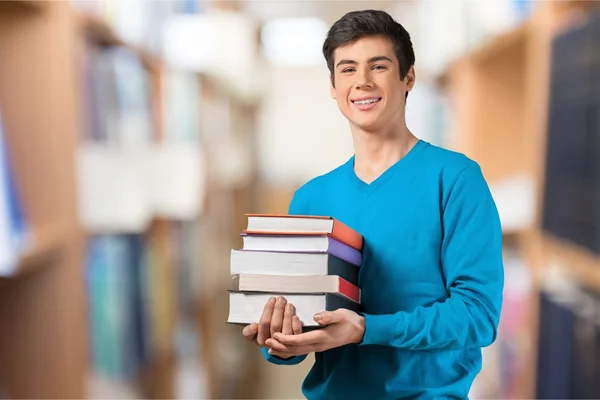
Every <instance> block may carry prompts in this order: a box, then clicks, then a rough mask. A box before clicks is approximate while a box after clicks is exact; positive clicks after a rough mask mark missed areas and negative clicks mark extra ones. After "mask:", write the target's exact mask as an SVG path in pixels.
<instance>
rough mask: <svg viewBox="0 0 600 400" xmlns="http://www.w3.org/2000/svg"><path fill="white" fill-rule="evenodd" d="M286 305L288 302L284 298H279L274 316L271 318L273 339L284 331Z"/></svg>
mask: <svg viewBox="0 0 600 400" xmlns="http://www.w3.org/2000/svg"><path fill="white" fill-rule="evenodd" d="M286 304H287V300H286V299H285V298H284V297H279V298H278V299H277V302H276V303H275V308H274V309H273V315H272V316H271V337H273V335H274V334H275V333H276V332H281V330H282V329H283V312H284V310H285V305H286Z"/></svg>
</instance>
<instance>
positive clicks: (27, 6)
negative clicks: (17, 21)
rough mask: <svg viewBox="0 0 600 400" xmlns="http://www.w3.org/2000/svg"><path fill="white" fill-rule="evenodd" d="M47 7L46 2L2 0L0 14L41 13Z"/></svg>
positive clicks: (44, 0)
mask: <svg viewBox="0 0 600 400" xmlns="http://www.w3.org/2000/svg"><path fill="white" fill-rule="evenodd" d="M47 6H48V1H46V0H2V1H0V13H1V12H5V11H7V12H19V11H25V12H34V13H39V12H43V11H44V10H45V9H46V7H47Z"/></svg>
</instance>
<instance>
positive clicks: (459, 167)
mask: <svg viewBox="0 0 600 400" xmlns="http://www.w3.org/2000/svg"><path fill="white" fill-rule="evenodd" d="M423 153H424V156H425V157H424V158H425V162H426V163H427V165H428V166H429V167H431V168H433V169H434V170H435V171H436V172H438V173H440V174H442V175H443V176H444V178H446V179H450V180H451V181H452V180H454V179H455V178H457V177H458V176H459V175H461V173H462V172H464V171H475V172H477V171H479V172H480V171H481V168H480V167H479V164H478V163H477V162H476V161H475V160H473V159H471V158H469V157H467V156H466V155H465V154H463V153H459V152H457V151H453V150H449V149H445V148H443V147H439V146H436V145H433V144H430V143H427V146H426V149H425V151H424V152H423Z"/></svg>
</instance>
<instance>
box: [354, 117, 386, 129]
mask: <svg viewBox="0 0 600 400" xmlns="http://www.w3.org/2000/svg"><path fill="white" fill-rule="evenodd" d="M352 124H353V125H354V126H356V127H357V128H359V129H361V130H363V131H375V130H377V129H379V128H380V125H381V124H380V123H379V121H378V120H377V119H374V118H369V119H368V120H367V119H363V120H354V121H352Z"/></svg>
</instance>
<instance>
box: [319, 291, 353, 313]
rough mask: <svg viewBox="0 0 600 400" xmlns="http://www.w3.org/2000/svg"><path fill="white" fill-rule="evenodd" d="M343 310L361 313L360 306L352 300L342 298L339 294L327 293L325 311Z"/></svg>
mask: <svg viewBox="0 0 600 400" xmlns="http://www.w3.org/2000/svg"><path fill="white" fill-rule="evenodd" d="M341 308H344V309H347V310H350V311H354V312H359V311H360V304H358V303H357V302H355V301H352V300H350V299H349V298H347V297H344V296H340V295H337V294H331V293H327V294H326V295H325V311H335V310H339V309H341Z"/></svg>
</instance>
